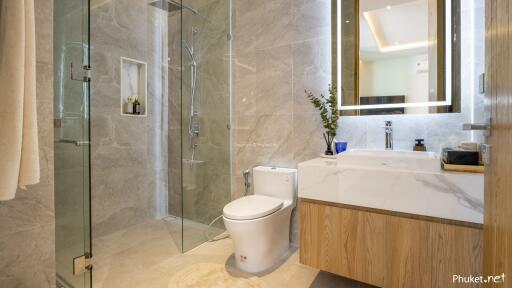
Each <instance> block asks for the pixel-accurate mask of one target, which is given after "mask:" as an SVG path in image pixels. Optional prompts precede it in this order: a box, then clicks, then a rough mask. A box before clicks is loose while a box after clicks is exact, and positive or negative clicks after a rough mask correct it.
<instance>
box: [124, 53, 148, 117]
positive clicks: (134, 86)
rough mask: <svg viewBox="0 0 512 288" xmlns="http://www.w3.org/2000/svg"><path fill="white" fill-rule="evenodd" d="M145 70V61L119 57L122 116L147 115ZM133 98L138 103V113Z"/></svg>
mask: <svg viewBox="0 0 512 288" xmlns="http://www.w3.org/2000/svg"><path fill="white" fill-rule="evenodd" d="M147 70H148V69H147V63H146V62H142V61H138V60H135V59H130V58H126V57H121V115H122V116H136V117H137V116H139V117H145V116H146V115H147V105H146V103H147V100H148V99H147V91H148V89H147ZM135 99H137V100H138V102H139V103H140V114H138V113H136V108H135V105H134V102H135ZM130 102H131V103H130ZM130 105H131V107H130Z"/></svg>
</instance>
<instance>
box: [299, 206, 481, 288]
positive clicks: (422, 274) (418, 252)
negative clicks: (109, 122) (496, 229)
mask: <svg viewBox="0 0 512 288" xmlns="http://www.w3.org/2000/svg"><path fill="white" fill-rule="evenodd" d="M299 209H300V228H301V230H300V262H301V263H302V264H305V265H309V266H312V267H315V268H318V269H320V270H324V271H328V272H331V273H334V274H337V275H341V276H344V277H347V278H351V279H355V280H358V281H361V282H365V283H368V284H372V285H376V286H378V287H391V288H395V287H458V286H460V287H478V286H471V285H468V284H460V285H456V284H453V283H452V282H451V281H452V276H453V274H459V275H464V276H467V275H481V274H482V230H481V229H477V228H471V227H463V226H458V225H452V224H445V223H436V222H432V221H427V220H421V219H411V218H406V217H399V216H396V215H386V214H382V213H373V212H369V211H362V210H357V209H350V208H344V207H338V206H335V205H333V206H331V205H325V204H319V203H315V202H314V201H311V202H310V201H307V200H306V201H305V200H301V201H300V205H299ZM411 285H413V286H411Z"/></svg>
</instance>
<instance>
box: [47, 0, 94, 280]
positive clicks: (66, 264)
mask: <svg viewBox="0 0 512 288" xmlns="http://www.w3.org/2000/svg"><path fill="white" fill-rule="evenodd" d="M89 70H90V69H89V0H54V153H55V155H54V160H55V161H54V177H55V182H54V183H55V188H54V189H55V252H56V265H57V267H56V268H57V287H66V288H68V287H76V288H82V287H91V270H90V266H89V262H90V256H91V228H90V227H91V226H90V219H91V218H90V168H89V167H90V156H89V153H90V151H89V115H90V113H89V82H90V78H89Z"/></svg>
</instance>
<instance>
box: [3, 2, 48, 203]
mask: <svg viewBox="0 0 512 288" xmlns="http://www.w3.org/2000/svg"><path fill="white" fill-rule="evenodd" d="M34 21H35V20H34V1H33V0H0V200H9V199H12V198H14V195H15V193H16V189H17V187H18V186H20V187H24V186H25V185H30V184H35V183H38V182H39V176H40V175H39V150H38V140H37V110H36V108H37V107H36V50H35V23H34Z"/></svg>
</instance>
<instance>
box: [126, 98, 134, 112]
mask: <svg viewBox="0 0 512 288" xmlns="http://www.w3.org/2000/svg"><path fill="white" fill-rule="evenodd" d="M126 114H133V99H132V97H130V96H128V103H126Z"/></svg>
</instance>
